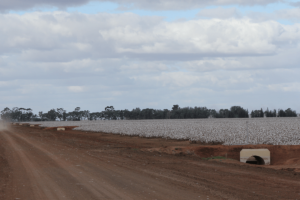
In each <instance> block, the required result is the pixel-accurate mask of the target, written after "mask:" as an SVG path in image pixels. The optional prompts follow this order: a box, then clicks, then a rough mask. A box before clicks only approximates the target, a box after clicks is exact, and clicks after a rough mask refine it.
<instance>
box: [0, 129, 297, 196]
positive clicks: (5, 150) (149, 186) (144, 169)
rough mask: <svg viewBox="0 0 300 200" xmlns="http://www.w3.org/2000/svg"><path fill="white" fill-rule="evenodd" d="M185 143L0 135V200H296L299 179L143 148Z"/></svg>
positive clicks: (34, 132)
mask: <svg viewBox="0 0 300 200" xmlns="http://www.w3.org/2000/svg"><path fill="white" fill-rule="evenodd" d="M187 145H189V144H188V142H185V141H174V140H165V139H159V138H156V139H146V138H138V137H127V136H120V135H112V134H102V133H85V132H79V131H65V132H57V131H54V130H46V131H45V130H41V129H39V128H30V127H12V128H11V129H10V130H5V131H0V199H1V200H6V199H7V200H12V199H21V200H23V199H28V200H47V199H49V200H56V199H59V200H60V199H64V200H65V199H78V200H89V199H91V200H93V199H97V200H98V199H104V200H106V199H116V200H118V199H126V200H127V199H153V200H154V199H157V200H158V199H162V200H168V199H174V200H176V199H300V174H299V173H295V172H288V171H279V170H273V169H268V168H258V167H252V166H243V165H238V164H232V163H223V162H217V161H206V160H202V159H201V158H200V157H199V156H195V155H192V153H191V155H185V154H184V155H182V154H177V155H170V154H166V153H159V152H156V151H153V152H150V151H151V150H150V151H149V149H155V148H162V147H164V148H167V147H169V146H178V147H181V146H187Z"/></svg>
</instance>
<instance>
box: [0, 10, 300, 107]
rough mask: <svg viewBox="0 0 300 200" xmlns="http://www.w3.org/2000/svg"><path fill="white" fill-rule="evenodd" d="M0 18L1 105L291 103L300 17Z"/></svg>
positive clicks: (38, 15)
mask: <svg viewBox="0 0 300 200" xmlns="http://www.w3.org/2000/svg"><path fill="white" fill-rule="evenodd" d="M0 23H1V25H2V26H0V42H1V46H0V80H1V82H0V96H1V97H2V96H3V97H5V98H3V99H4V100H3V101H1V102H0V106H2V107H6V106H10V107H12V106H23V107H33V108H34V109H36V110H43V109H44V110H46V109H48V107H45V105H47V106H50V108H53V107H62V106H64V105H65V109H68V110H70V109H73V108H74V107H76V106H81V107H85V106H86V108H84V109H90V110H91V111H94V110H97V109H98V110H101V109H103V108H104V107H105V106H107V105H114V106H115V107H116V108H119V109H124V108H129V109H130V108H133V107H142V108H143V107H150V106H151V105H159V106H158V107H157V108H170V105H172V103H174V104H176V103H178V104H180V105H181V106H210V105H220V104H222V106H223V107H224V105H228V106H231V105H234V104H237V103H240V102H243V105H253V106H254V107H255V106H257V107H260V106H261V103H260V102H262V104H263V105H268V102H269V103H270V104H272V105H274V106H277V107H285V106H284V105H285V104H289V105H288V107H292V108H294V109H298V108H297V105H298V101H296V99H297V98H298V99H299V98H300V96H299V93H297V92H295V91H296V90H295V88H296V87H298V84H299V78H298V76H297V74H299V73H300V70H299V64H298V63H300V57H299V56H298V55H299V52H300V34H299V30H300V25H299V24H294V25H282V24H280V23H278V22H275V21H271V20H269V21H264V22H254V21H253V20H251V19H247V18H228V19H195V20H190V21H176V22H165V21H163V19H161V18H158V17H141V16H138V15H135V14H131V13H126V14H96V15H86V14H78V13H72V14H69V13H66V12H54V13H31V14H25V15H23V16H19V15H13V14H2V15H0ZM277 86H282V87H281V88H282V89H280V90H273V89H272V88H276V87H277ZM279 88H280V87H279ZM83 93H84V95H83ZM257 96H259V98H258V97H257ZM288 96H289V98H288ZM256 97H257V98H256ZM257 99H259V100H257ZM290 99H294V100H290ZM220 102H221V103H220ZM187 103H188V104H187ZM243 105H242V106H243ZM34 106H35V107H34ZM269 107H270V106H269ZM275 108H276V107H275ZM299 109H300V108H299Z"/></svg>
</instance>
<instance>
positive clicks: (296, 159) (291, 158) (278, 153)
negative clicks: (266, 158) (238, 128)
mask: <svg viewBox="0 0 300 200" xmlns="http://www.w3.org/2000/svg"><path fill="white" fill-rule="evenodd" d="M242 149H269V151H270V152H271V165H290V164H295V163H299V164H300V145H276V146H275V145H238V146H223V145H217V146H198V147H192V148H191V150H192V151H194V152H195V154H196V155H198V156H200V157H205V158H206V157H211V156H224V157H225V156H226V154H227V158H232V159H234V160H239V159H240V151H241V150H242Z"/></svg>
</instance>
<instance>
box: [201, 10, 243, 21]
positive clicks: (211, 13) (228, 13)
mask: <svg viewBox="0 0 300 200" xmlns="http://www.w3.org/2000/svg"><path fill="white" fill-rule="evenodd" d="M197 16H199V17H206V18H219V19H227V18H240V17H242V14H241V13H240V12H239V11H238V9H237V8H222V7H218V8H214V9H202V10H201V11H200V12H199V13H198V15H197Z"/></svg>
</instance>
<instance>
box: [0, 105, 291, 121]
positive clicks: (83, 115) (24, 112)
mask: <svg viewBox="0 0 300 200" xmlns="http://www.w3.org/2000/svg"><path fill="white" fill-rule="evenodd" d="M249 116H250V117H252V118H258V117H297V113H296V111H295V110H292V109H291V108H288V109H286V110H283V109H278V110H269V109H267V110H265V111H263V109H260V110H252V111H251V113H249V111H248V110H247V109H244V108H242V107H241V106H232V107H231V108H230V109H220V110H218V111H217V110H215V109H208V108H206V107H183V108H180V107H179V105H173V107H172V109H171V110H168V109H163V110H161V109H151V108H146V109H140V108H135V109H132V110H131V111H130V110H127V109H125V110H115V109H114V107H113V106H107V107H105V109H104V110H103V111H100V112H90V111H89V110H81V109H80V107H76V108H75V109H74V111H71V112H67V111H66V110H64V109H63V108H57V109H51V110H49V111H48V112H46V113H43V112H38V114H34V113H33V112H32V109H31V108H18V107H14V108H12V109H10V108H8V107H6V108H4V109H3V110H2V111H1V119H2V120H6V121H14V122H22V121H56V120H59V121H81V120H125V119H127V120H140V119H197V118H249Z"/></svg>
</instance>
